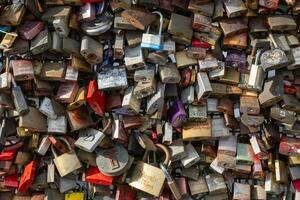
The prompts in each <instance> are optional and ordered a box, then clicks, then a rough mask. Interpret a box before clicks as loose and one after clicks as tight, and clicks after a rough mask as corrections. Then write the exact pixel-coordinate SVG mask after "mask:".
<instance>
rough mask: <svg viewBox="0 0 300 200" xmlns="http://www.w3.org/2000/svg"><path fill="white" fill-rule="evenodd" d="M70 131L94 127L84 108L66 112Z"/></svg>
mask: <svg viewBox="0 0 300 200" xmlns="http://www.w3.org/2000/svg"><path fill="white" fill-rule="evenodd" d="M67 117H68V121H69V124H70V127H71V131H77V130H80V129H84V128H87V127H90V126H92V125H94V121H93V119H92V118H91V116H90V115H89V113H88V110H87V108H86V107H85V106H81V107H79V108H77V109H75V110H68V111H67Z"/></svg>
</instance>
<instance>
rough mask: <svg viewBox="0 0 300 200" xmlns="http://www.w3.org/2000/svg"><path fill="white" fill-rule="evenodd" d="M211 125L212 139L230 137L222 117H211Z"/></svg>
mask: <svg viewBox="0 0 300 200" xmlns="http://www.w3.org/2000/svg"><path fill="white" fill-rule="evenodd" d="M211 124H212V135H211V137H212V138H221V137H226V136H229V135H230V132H229V129H228V128H227V127H226V126H225V122H224V118H223V117H213V118H212V119H211Z"/></svg>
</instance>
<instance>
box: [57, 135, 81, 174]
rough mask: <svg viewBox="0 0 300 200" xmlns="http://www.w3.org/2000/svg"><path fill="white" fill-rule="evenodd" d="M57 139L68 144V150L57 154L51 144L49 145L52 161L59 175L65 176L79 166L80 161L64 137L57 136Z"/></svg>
mask: <svg viewBox="0 0 300 200" xmlns="http://www.w3.org/2000/svg"><path fill="white" fill-rule="evenodd" d="M59 139H60V140H61V141H63V142H64V143H65V144H66V145H67V146H68V149H69V152H68V153H64V154H62V155H60V156H58V155H57V153H56V152H55V149H54V147H53V146H51V151H52V154H53V155H54V159H53V162H54V164H55V166H56V168H57V170H58V172H59V174H60V176H61V177H63V176H66V175H67V174H69V173H71V172H73V171H75V170H77V169H79V168H81V163H80V161H79V159H78V157H77V155H76V154H75V152H73V150H72V148H71V146H70V144H69V143H68V141H67V140H66V139H64V138H59ZM71 163H72V164H71Z"/></svg>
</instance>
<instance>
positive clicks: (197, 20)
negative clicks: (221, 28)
mask: <svg viewBox="0 0 300 200" xmlns="http://www.w3.org/2000/svg"><path fill="white" fill-rule="evenodd" d="M211 21H212V20H211V18H210V17H207V16H205V15H202V14H200V13H194V16H193V24H192V27H193V29H195V30H197V31H201V28H204V27H207V26H211Z"/></svg>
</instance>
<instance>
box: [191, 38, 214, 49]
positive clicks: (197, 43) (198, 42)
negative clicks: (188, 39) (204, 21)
mask: <svg viewBox="0 0 300 200" xmlns="http://www.w3.org/2000/svg"><path fill="white" fill-rule="evenodd" d="M192 47H201V48H204V49H210V48H211V44H209V43H207V42H204V41H201V40H198V39H196V38H193V39H192Z"/></svg>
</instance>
